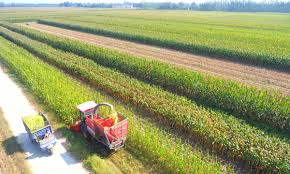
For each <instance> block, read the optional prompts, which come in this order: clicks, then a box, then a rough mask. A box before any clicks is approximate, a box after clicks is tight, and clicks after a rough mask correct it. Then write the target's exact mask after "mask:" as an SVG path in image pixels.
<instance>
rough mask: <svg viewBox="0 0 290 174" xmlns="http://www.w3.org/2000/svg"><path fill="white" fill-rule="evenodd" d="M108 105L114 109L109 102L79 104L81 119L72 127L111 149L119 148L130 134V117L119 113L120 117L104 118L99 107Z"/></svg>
mask: <svg viewBox="0 0 290 174" xmlns="http://www.w3.org/2000/svg"><path fill="white" fill-rule="evenodd" d="M100 106H106V107H109V108H110V109H112V110H113V106H112V105H110V104H108V103H101V104H96V103H95V102H93V101H89V102H85V103H82V104H80V105H78V107H77V108H78V110H79V112H80V117H81V119H80V121H79V122H78V123H77V124H75V125H72V126H71V129H73V130H76V131H81V132H82V133H83V135H84V136H85V137H88V136H91V137H93V138H95V139H96V140H97V141H99V142H101V143H102V144H104V145H105V146H107V147H108V148H109V149H113V150H117V149H119V148H121V147H123V146H124V144H125V141H126V137H127V134H128V119H127V118H126V117H124V116H123V115H122V114H120V113H118V116H117V117H118V118H115V119H117V121H116V120H114V118H104V117H102V116H101V115H100V114H98V108H99V107H100Z"/></svg>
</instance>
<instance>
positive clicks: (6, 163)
mask: <svg viewBox="0 0 290 174" xmlns="http://www.w3.org/2000/svg"><path fill="white" fill-rule="evenodd" d="M0 120H1V121H0V173H1V174H2V173H3V174H5V173H7V174H12V173H15V174H29V173H31V171H30V169H29V167H28V165H27V163H26V161H25V154H24V152H23V151H22V150H21V148H20V145H19V144H18V143H17V141H16V137H14V136H13V134H12V132H11V131H10V128H9V125H8V123H7V122H6V120H5V118H4V116H3V113H2V111H1V108H0Z"/></svg>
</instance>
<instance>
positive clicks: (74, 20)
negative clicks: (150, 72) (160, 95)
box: [39, 11, 290, 71]
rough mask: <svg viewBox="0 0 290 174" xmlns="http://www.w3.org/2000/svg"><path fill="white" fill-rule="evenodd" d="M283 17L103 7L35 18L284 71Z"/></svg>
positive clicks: (286, 56) (286, 43) (285, 25)
mask: <svg viewBox="0 0 290 174" xmlns="http://www.w3.org/2000/svg"><path fill="white" fill-rule="evenodd" d="M209 17H210V18H212V19H209ZM265 18H267V22H266V23H263V22H264V21H265V20H264V19H265ZM214 19H215V20H214ZM253 19H255V20H253ZM287 20H289V16H287V15H283V14H280V15H275V14H273V15H271V14H251V13H250V14H244V15H243V14H239V13H222V12H212V13H209V12H207V13H206V12H194V13H192V12H183V13H181V12H172V11H171V12H170V11H164V12H163V11H148V12H141V11H123V12H122V11H104V12H100V13H96V15H88V16H83V17H69V18H65V19H61V18H58V19H52V20H40V21H39V22H40V23H44V24H48V25H54V26H58V27H63V28H69V29H74V30H79V31H85V32H90V33H94V34H100V35H105V36H109V37H116V38H120V39H125V40H130V41H136V42H141V43H146V44H152V45H157V46H161V47H169V48H172V49H177V50H182V51H187V52H192V53H197V54H202V55H210V56H217V57H223V58H226V59H230V60H233V61H238V62H244V63H248V64H254V65H259V66H262V67H272V68H275V69H277V70H283V71H289V68H290V60H289V58H290V55H289V49H290V48H289V45H290V43H289V39H287V38H288V36H287V33H288V32H289V25H288V23H287ZM236 21H239V22H236Z"/></svg>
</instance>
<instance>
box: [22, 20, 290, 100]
mask: <svg viewBox="0 0 290 174" xmlns="http://www.w3.org/2000/svg"><path fill="white" fill-rule="evenodd" d="M22 26H26V27H28V28H32V29H37V30H40V31H42V32H47V33H50V34H54V35H59V36H65V37H69V38H73V39H77V40H81V41H85V42H89V43H92V44H96V45H98V46H101V47H106V48H110V49H114V50H117V51H121V52H126V53H129V54H131V55H136V56H141V57H146V58H150V59H158V60H161V61H163V62H166V63H170V64H174V65H177V66H181V67H186V68H189V69H192V70H194V71H198V72H203V73H208V74H212V75H216V76H220V77H223V78H226V79H231V80H235V81H239V82H242V83H244V84H249V85H252V86H253V85H254V86H259V87H263V88H268V89H274V90H277V91H280V92H281V93H283V94H286V95H289V94H290V74H288V73H283V72H276V71H273V70H269V69H263V68H259V67H254V66H248V65H243V64H238V63H234V62H230V61H226V60H219V59H214V58H209V57H204V56H197V55H193V54H188V53H183V52H179V51H175V50H170V49H165V48H159V47H154V46H149V45H144V44H139V43H134V42H129V41H123V40H118V39H113V38H109V37H103V36H99V35H93V34H88V33H84V32H78V31H72V30H68V29H62V28H58V27H52V26H48V25H43V24H38V23H29V25H24V24H22Z"/></svg>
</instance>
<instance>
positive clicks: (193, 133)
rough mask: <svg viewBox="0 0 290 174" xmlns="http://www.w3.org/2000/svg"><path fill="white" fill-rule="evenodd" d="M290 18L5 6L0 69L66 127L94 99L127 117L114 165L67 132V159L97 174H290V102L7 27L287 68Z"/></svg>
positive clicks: (286, 98)
mask: <svg viewBox="0 0 290 174" xmlns="http://www.w3.org/2000/svg"><path fill="white" fill-rule="evenodd" d="M44 19H45V20H44ZM289 19H290V16H289V15H287V14H274V13H224V12H188V11H152V10H100V9H70V8H69V9H61V8H60V9H49V8H47V9H32V10H28V9H2V10H0V50H1V51H0V62H1V63H2V64H3V65H4V66H5V67H7V68H8V69H9V70H10V71H11V72H15V74H16V77H17V78H18V79H20V82H21V83H22V84H24V86H25V87H27V88H28V89H29V91H30V92H31V93H32V94H33V95H34V96H35V97H37V98H38V99H40V100H39V101H40V102H41V103H43V104H45V106H46V107H48V108H49V109H50V110H51V111H52V112H53V113H55V114H56V116H57V119H59V120H60V122H61V124H64V125H67V126H68V125H70V124H71V123H72V122H74V121H75V120H77V119H78V114H77V113H76V110H75V107H76V105H78V104H80V103H82V102H84V101H89V100H95V101H96V102H97V103H99V102H104V101H106V102H109V103H111V104H113V105H114V106H115V107H116V109H117V111H119V112H121V113H123V114H125V115H126V116H128V120H129V134H128V141H127V142H126V146H125V147H124V148H123V149H122V150H121V151H120V152H117V153H115V154H113V155H112V157H110V158H108V159H103V158H102V156H101V155H100V154H99V153H98V150H91V149H90V148H87V147H88V143H84V139H83V138H81V137H80V136H75V135H74V133H72V132H69V133H67V134H66V136H67V138H68V139H69V140H71V141H72V142H73V143H72V144H75V145H74V147H73V148H72V149H70V150H72V151H75V155H76V156H77V157H78V158H79V159H80V160H83V161H84V166H85V167H86V168H87V169H89V170H90V171H91V172H92V173H99V172H101V173H240V172H241V171H243V172H245V173H248V172H253V173H275V174H276V173H285V174H287V173H289V172H290V137H289V134H288V133H289V130H290V128H289V127H290V116H289V113H290V96H289V95H285V96H283V95H281V94H280V93H278V92H273V91H269V90H264V89H259V88H256V87H250V86H247V85H244V84H240V83H238V82H235V81H228V80H225V79H222V78H220V77H215V76H212V75H208V74H203V73H199V72H193V71H190V70H187V69H181V68H178V67H175V66H171V65H168V64H166V63H162V62H159V61H156V60H148V59H145V58H142V57H137V56H132V55H128V54H124V53H121V52H117V51H113V50H110V49H106V48H102V47H99V46H96V45H91V44H87V43H83V42H81V41H76V40H73V39H68V38H64V37H59V36H55V35H51V34H45V33H42V32H40V31H36V30H33V29H28V28H25V27H23V26H19V25H15V24H12V23H14V22H15V23H16V22H29V21H38V20H42V21H41V22H42V23H46V24H49V25H55V26H60V27H64V28H70V29H74V30H80V31H85V32H90V33H95V34H101V35H105V36H110V37H117V38H121V39H125V40H132V41H136V42H145V41H146V43H147V44H153V45H158V46H163V47H172V46H174V47H176V48H174V49H179V50H183V51H190V52H193V53H198V54H205V55H210V56H220V57H223V58H228V59H231V60H234V61H242V62H245V63H250V64H259V65H260V66H264V67H272V68H276V69H279V70H281V71H284V70H286V71H288V70H289V69H287V68H288V65H290V64H288V63H289V60H290V58H289V57H290V52H289V50H290V41H289V32H290V23H289V22H287V21H289ZM146 39H147V40H146ZM180 43H182V44H180ZM188 48H190V49H188ZM203 50H204V51H205V52H203ZM240 59H242V60H240ZM76 142H79V143H80V144H79V143H76ZM94 148H97V147H96V146H93V148H92V149H94ZM225 161H226V162H225Z"/></svg>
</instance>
